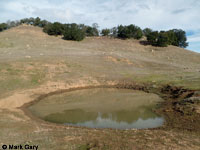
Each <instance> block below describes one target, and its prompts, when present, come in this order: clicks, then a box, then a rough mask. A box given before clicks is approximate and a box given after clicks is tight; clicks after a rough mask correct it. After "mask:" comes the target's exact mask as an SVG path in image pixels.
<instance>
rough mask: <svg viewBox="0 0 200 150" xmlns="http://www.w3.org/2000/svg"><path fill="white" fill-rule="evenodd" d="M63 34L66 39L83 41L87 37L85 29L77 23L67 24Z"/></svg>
mask: <svg viewBox="0 0 200 150" xmlns="http://www.w3.org/2000/svg"><path fill="white" fill-rule="evenodd" d="M63 35H64V37H63V39H65V40H73V41H81V40H83V39H84V38H85V32H84V29H83V28H81V27H80V26H78V25H77V24H71V25H65V30H64V34H63Z"/></svg>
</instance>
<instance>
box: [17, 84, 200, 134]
mask: <svg viewBox="0 0 200 150" xmlns="http://www.w3.org/2000/svg"><path fill="white" fill-rule="evenodd" d="M92 88H117V89H132V90H139V91H143V92H146V93H154V94H157V95H159V96H160V97H161V98H163V99H164V101H163V102H161V103H160V104H158V105H157V108H156V109H155V110H153V111H154V112H155V113H157V114H158V115H160V116H163V117H164V118H165V122H164V124H163V126H161V127H157V128H150V129H148V128H147V129H139V130H158V129H162V130H167V129H176V130H180V131H186V130H187V131H190V132H193V131H195V132H196V131H198V128H197V126H198V124H199V123H200V120H199V119H196V117H197V116H200V114H198V113H193V114H192V115H189V116H188V115H186V114H184V112H180V111H179V110H178V109H177V107H176V105H177V104H178V102H181V101H182V100H183V99H185V98H189V97H192V96H193V95H194V93H195V90H188V89H184V88H182V87H173V86H170V85H165V86H161V87H154V86H151V85H147V84H136V83H121V84H116V85H99V86H85V87H79V88H69V89H63V90H58V91H54V92H50V93H48V94H43V95H40V96H39V97H38V98H36V99H35V100H33V101H31V102H29V103H26V104H24V105H23V106H22V107H20V109H21V110H23V112H24V113H25V115H27V116H28V117H29V118H31V119H34V120H36V121H38V122H40V123H42V124H45V125H47V126H48V127H62V128H88V127H77V126H68V125H67V126H66V125H62V124H57V123H52V122H48V121H44V120H42V119H40V118H38V117H36V116H34V115H33V114H32V113H31V112H30V111H29V110H28V109H27V108H28V107H29V106H31V105H33V104H35V103H37V102H39V101H41V100H43V99H44V98H46V97H48V96H52V95H55V94H62V93H66V92H71V91H74V90H81V89H92ZM185 106H187V104H185V105H183V106H182V107H185ZM179 109H180V108H179ZM195 119H196V121H195V122H194V121H193V120H195ZM88 129H89V130H106V129H109V130H121V129H110V128H105V129H104V128H103V129H100V128H98V129H97V128H88ZM126 130H137V129H126ZM198 132H199V131H198Z"/></svg>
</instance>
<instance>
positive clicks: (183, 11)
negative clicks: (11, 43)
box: [0, 0, 200, 52]
mask: <svg viewBox="0 0 200 150" xmlns="http://www.w3.org/2000/svg"><path fill="white" fill-rule="evenodd" d="M37 16H38V17H40V18H42V19H46V20H48V21H59V22H63V23H84V24H87V25H91V24H92V23H98V24H99V26H100V27H101V28H105V27H108V28H110V27H113V26H117V25H119V24H123V25H127V24H136V25H138V26H140V27H141V28H145V27H150V28H152V29H154V30H168V29H173V28H181V29H183V30H185V31H186V32H187V36H188V41H189V43H190V46H189V47H188V49H190V50H193V51H196V52H200V0H0V22H6V21H7V20H19V19H22V18H25V17H37Z"/></svg>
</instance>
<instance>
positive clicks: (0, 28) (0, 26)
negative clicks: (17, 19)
mask: <svg viewBox="0 0 200 150" xmlns="http://www.w3.org/2000/svg"><path fill="white" fill-rule="evenodd" d="M7 28H8V25H7V24H6V23H1V24H0V32H1V31H3V30H6V29H7Z"/></svg>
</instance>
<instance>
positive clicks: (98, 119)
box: [44, 108, 164, 129]
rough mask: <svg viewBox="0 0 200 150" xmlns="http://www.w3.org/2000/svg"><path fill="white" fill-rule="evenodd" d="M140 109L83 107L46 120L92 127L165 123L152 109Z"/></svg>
mask: <svg viewBox="0 0 200 150" xmlns="http://www.w3.org/2000/svg"><path fill="white" fill-rule="evenodd" d="M138 109H139V110H140V111H137V110H132V111H126V110H121V111H117V112H112V113H101V112H96V113H95V112H86V111H84V110H81V109H74V110H65V111H64V112H62V113H54V114H50V115H48V116H45V117H44V120H46V121H50V122H55V123H60V124H65V125H73V126H84V127H90V128H115V129H131V128H136V129H142V128H155V127H159V126H161V125H162V124H163V121H164V120H163V118H162V117H158V116H156V114H154V113H153V112H152V111H150V110H148V109H145V108H138Z"/></svg>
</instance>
